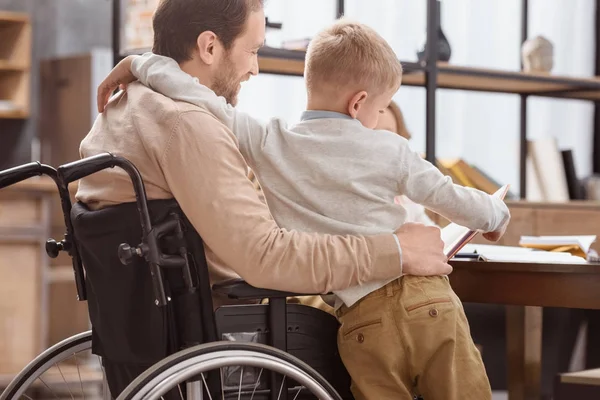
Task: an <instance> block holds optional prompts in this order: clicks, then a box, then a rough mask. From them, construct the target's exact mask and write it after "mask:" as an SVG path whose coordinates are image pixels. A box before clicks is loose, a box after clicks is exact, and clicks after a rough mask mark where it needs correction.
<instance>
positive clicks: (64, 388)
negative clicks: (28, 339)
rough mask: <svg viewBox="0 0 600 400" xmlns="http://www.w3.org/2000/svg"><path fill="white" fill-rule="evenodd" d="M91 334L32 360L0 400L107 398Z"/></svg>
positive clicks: (102, 373) (51, 348)
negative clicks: (93, 353)
mask: <svg viewBox="0 0 600 400" xmlns="http://www.w3.org/2000/svg"><path fill="white" fill-rule="evenodd" d="M91 348H92V333H91V331H88V332H83V333H80V334H77V335H75V336H71V337H70V338H68V339H65V340H63V341H62V342H59V343H57V344H56V345H54V346H52V347H50V348H49V349H47V350H46V351H44V352H43V353H42V354H40V355H39V356H37V357H36V358H35V359H34V360H33V361H31V362H30V363H29V364H28V365H27V366H26V367H25V368H23V370H22V371H21V372H20V373H19V374H18V375H17V376H16V377H15V378H14V379H13V380H12V381H11V382H10V383H9V385H8V386H7V387H6V389H5V390H4V392H2V394H1V395H0V400H18V399H19V400H20V399H33V398H44V397H47V398H55V399H57V398H69V399H102V400H104V399H110V393H109V391H108V386H107V385H106V384H105V382H106V380H105V379H104V372H103V370H102V367H101V361H100V359H99V357H97V356H95V355H92V353H91Z"/></svg>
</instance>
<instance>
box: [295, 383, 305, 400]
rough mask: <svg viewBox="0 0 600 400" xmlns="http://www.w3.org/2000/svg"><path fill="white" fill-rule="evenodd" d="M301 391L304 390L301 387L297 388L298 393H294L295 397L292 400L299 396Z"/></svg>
mask: <svg viewBox="0 0 600 400" xmlns="http://www.w3.org/2000/svg"><path fill="white" fill-rule="evenodd" d="M302 389H304V388H303V387H302V386H300V387H299V388H298V393H296V395H295V396H294V400H296V399H297V398H298V396H300V392H301V391H302Z"/></svg>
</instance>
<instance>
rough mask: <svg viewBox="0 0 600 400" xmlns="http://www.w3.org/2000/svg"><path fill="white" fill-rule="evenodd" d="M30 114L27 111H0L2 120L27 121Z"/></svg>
mask: <svg viewBox="0 0 600 400" xmlns="http://www.w3.org/2000/svg"><path fill="white" fill-rule="evenodd" d="M27 118H29V113H28V112H27V111H21V110H17V111H0V119H27Z"/></svg>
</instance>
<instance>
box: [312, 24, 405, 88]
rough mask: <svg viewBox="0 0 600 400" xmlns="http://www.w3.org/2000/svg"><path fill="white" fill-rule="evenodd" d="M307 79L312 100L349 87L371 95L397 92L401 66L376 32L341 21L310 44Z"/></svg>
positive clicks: (361, 25) (360, 25)
mask: <svg viewBox="0 0 600 400" xmlns="http://www.w3.org/2000/svg"><path fill="white" fill-rule="evenodd" d="M304 77H305V79H306V87H307V91H308V94H309V96H310V95H311V93H315V92H316V91H318V90H319V89H321V88H326V89H327V90H328V91H330V90H332V89H334V90H335V89H341V88H344V89H346V88H348V87H349V86H355V87H356V89H357V90H366V91H371V92H380V91H387V90H392V89H394V90H398V88H399V87H400V82H401V80H402V64H400V61H399V60H398V58H397V57H396V54H395V53H394V50H392V48H391V47H390V45H389V44H388V43H387V42H386V41H385V40H384V39H383V38H382V37H381V36H380V35H379V34H378V33H377V32H375V30H373V29H372V28H370V27H368V26H366V25H364V24H361V23H358V22H352V21H348V20H345V19H340V20H338V21H337V22H335V23H334V24H333V25H331V26H329V27H327V28H325V29H323V30H322V31H321V32H319V33H318V34H317V35H316V36H315V37H314V38H313V39H312V40H311V42H310V44H309V46H308V50H307V52H306V69H305V71H304ZM332 86H333V87H332Z"/></svg>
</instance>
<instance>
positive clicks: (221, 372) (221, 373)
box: [219, 368, 225, 400]
mask: <svg viewBox="0 0 600 400" xmlns="http://www.w3.org/2000/svg"><path fill="white" fill-rule="evenodd" d="M219 375H220V376H221V399H222V400H225V387H224V386H225V385H224V384H223V368H219Z"/></svg>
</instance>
